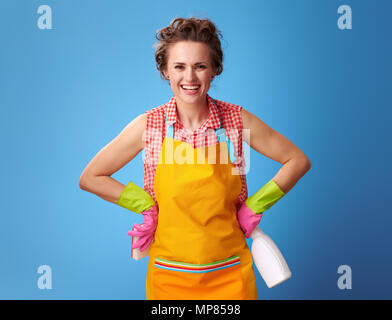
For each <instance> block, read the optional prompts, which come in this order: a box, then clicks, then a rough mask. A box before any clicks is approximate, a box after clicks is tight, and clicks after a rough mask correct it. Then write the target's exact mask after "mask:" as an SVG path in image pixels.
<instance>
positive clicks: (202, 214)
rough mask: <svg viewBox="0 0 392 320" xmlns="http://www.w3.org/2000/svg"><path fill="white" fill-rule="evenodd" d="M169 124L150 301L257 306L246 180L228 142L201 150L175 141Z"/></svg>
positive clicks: (160, 168)
mask: <svg viewBox="0 0 392 320" xmlns="http://www.w3.org/2000/svg"><path fill="white" fill-rule="evenodd" d="M214 103H215V102H214ZM221 123H222V122H221ZM166 125H167V130H166V133H167V135H166V137H165V139H164V141H163V145H162V149H161V153H160V157H159V163H158V165H157V169H156V174H155V183H154V188H155V195H156V199H157V203H158V207H159V216H158V226H157V229H156V232H155V239H154V242H153V243H152V244H151V247H150V251H149V262H148V268H147V281H146V293H147V299H148V300H170V299H176V300H206V299H208V300H217V299H225V300H229V299H230V300H232V299H238V300H243V299H247V300H257V289H256V281H255V276H254V271H253V267H252V257H251V254H250V250H249V247H248V245H247V243H246V241H245V237H244V235H243V233H242V231H241V229H240V226H239V223H238V221H237V215H236V212H237V210H236V205H235V204H236V200H237V198H238V195H239V193H240V191H241V178H240V176H239V175H238V174H233V173H232V172H233V171H236V170H237V169H236V168H235V166H234V165H233V164H232V163H230V161H227V160H228V158H229V152H228V147H227V146H228V144H227V143H226V142H219V143H218V144H216V145H214V146H209V147H206V148H204V147H203V148H197V149H194V148H193V147H192V146H191V145H190V144H188V143H185V142H182V141H178V140H174V138H173V137H174V132H173V125H171V126H168V124H166ZM222 130H223V129H222V128H221V129H218V130H217V131H220V133H222ZM223 132H224V131H223ZM219 138H220V137H219ZM219 141H223V140H221V139H219ZM221 155H222V158H221ZM214 160H215V161H214ZM232 170H233V171H232ZM236 172H237V173H238V171H236Z"/></svg>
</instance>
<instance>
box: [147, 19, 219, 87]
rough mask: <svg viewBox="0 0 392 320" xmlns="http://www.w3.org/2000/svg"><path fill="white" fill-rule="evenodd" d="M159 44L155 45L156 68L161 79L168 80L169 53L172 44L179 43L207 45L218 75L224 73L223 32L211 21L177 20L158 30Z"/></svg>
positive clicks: (156, 35)
mask: <svg viewBox="0 0 392 320" xmlns="http://www.w3.org/2000/svg"><path fill="white" fill-rule="evenodd" d="M155 37H156V39H157V40H158V43H156V44H155V45H154V47H155V48H156V51H155V61H156V67H157V69H158V71H159V72H160V75H161V78H162V79H164V80H167V79H166V77H165V74H164V73H163V71H164V70H165V69H166V67H167V60H168V57H167V52H168V48H169V46H170V45H171V44H173V43H176V42H179V41H195V42H202V43H205V44H206V45H207V46H208V47H209V48H210V53H211V58H212V61H211V62H212V66H213V68H214V69H215V70H216V75H219V74H221V73H222V71H223V64H222V61H223V51H222V48H221V42H220V38H222V34H221V32H220V31H219V30H218V29H217V28H216V26H215V24H214V23H213V22H211V21H210V20H209V19H196V18H194V17H191V18H188V19H186V18H175V19H173V20H172V21H171V22H170V25H169V26H167V27H165V28H162V29H160V30H158V31H157V32H156V34H155Z"/></svg>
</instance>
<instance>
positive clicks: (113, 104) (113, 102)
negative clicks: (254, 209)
mask: <svg viewBox="0 0 392 320" xmlns="http://www.w3.org/2000/svg"><path fill="white" fill-rule="evenodd" d="M43 4H46V5H48V6H50V7H51V9H52V24H53V29H51V30H41V29H39V28H38V26H37V21H38V19H39V17H40V16H41V15H42V14H40V13H38V12H37V10H38V7H39V6H40V5H43ZM342 4H346V5H350V6H351V9H352V29H351V30H340V29H339V28H338V25H337V21H338V18H339V14H338V13H337V9H338V7H339V6H340V5H342ZM391 10H392V4H391V2H390V1H381V0H380V1H376V2H375V1H373V2H372V1H370V0H369V1H358V0H357V1H348V0H340V1H335V0H328V1H327V0H324V1H323V0H319V1H311V0H308V1H305V0H301V1H289V0H287V1H280V0H279V1H277V0H274V1H272V0H269V1H259V0H258V1H256V0H254V1H250V0H242V1H227V0H225V1H224V0H219V1H209V0H199V1H192V2H189V1H188V2H186V1H152V0H146V1H125V0H122V1H109V0H105V1H92V0H88V1H76V0H72V1H71V0H68V1H55V0H44V1H33V0H30V1H22V0H19V1H11V0H8V1H2V2H1V4H0V34H1V37H0V40H1V50H0V64H1V69H0V84H1V86H0V105H1V120H0V121H1V129H0V130H1V136H2V137H3V138H2V141H3V142H2V157H1V158H0V163H1V168H2V179H3V180H2V181H3V183H2V184H1V198H2V200H1V202H0V206H1V207H0V208H1V214H0V227H1V233H0V250H1V256H0V261H1V263H0V298H2V299H145V276H146V268H147V259H142V260H141V261H138V262H136V261H134V260H131V259H130V237H129V236H128V235H127V231H128V230H129V229H130V227H131V226H132V224H133V223H140V222H141V221H142V217H141V216H137V215H136V214H134V213H132V212H129V211H127V210H125V209H123V208H121V207H119V206H116V205H114V204H112V203H109V202H107V201H105V200H103V199H101V198H99V197H97V196H95V195H94V194H91V193H88V192H85V191H82V190H81V189H80V188H79V177H80V174H81V172H82V170H83V169H84V167H85V166H86V165H87V163H88V162H89V161H90V160H91V159H92V157H93V156H94V155H95V154H96V153H97V152H98V151H99V150H100V149H101V148H102V147H104V146H105V145H106V144H107V143H109V142H110V141H111V140H112V139H113V138H114V137H115V136H117V135H118V134H119V133H120V131H121V130H122V129H123V128H124V127H125V126H126V125H127V124H128V123H129V122H130V121H131V120H132V119H134V118H135V117H136V116H137V115H139V114H141V113H143V112H144V111H145V110H148V109H151V108H153V107H156V106H159V105H161V104H163V103H165V102H167V101H169V99H170V98H171V96H172V92H171V90H170V87H169V86H168V85H167V84H166V83H165V82H164V81H163V80H161V79H160V77H159V74H158V71H157V70H156V68H155V60H154V49H153V44H154V42H155V38H154V35H155V32H156V31H157V30H158V29H160V28H162V27H164V26H166V25H168V24H169V22H170V21H171V20H172V19H173V18H175V17H190V16H196V17H199V18H203V17H206V18H210V19H212V21H213V22H214V23H216V25H217V27H218V28H219V29H220V30H221V31H222V33H223V37H224V40H223V43H222V44H223V50H224V54H225V59H224V72H223V73H222V75H221V76H219V77H218V78H217V79H216V80H215V83H214V85H213V87H212V88H211V89H210V92H209V93H210V95H211V96H212V97H213V98H217V99H219V100H223V101H228V102H231V103H234V104H237V105H241V106H243V107H244V108H245V109H247V110H249V111H250V112H252V113H254V114H255V115H257V116H258V117H259V118H261V119H262V120H263V121H265V122H266V123H267V124H268V125H269V126H271V127H272V128H274V129H275V130H277V131H278V132H280V133H282V134H283V135H285V136H286V137H287V138H289V139H290V140H291V141H293V142H294V143H295V144H296V145H298V146H299V147H300V148H301V149H302V150H303V151H304V152H305V154H306V155H307V156H308V157H309V158H310V160H311V162H312V168H311V170H310V171H309V172H308V173H307V174H306V175H305V176H304V177H303V179H301V180H300V181H299V182H298V184H297V185H296V186H295V187H294V188H293V189H292V190H291V191H290V192H289V193H288V195H287V196H286V197H284V198H283V199H282V200H281V201H280V202H279V203H278V204H277V205H275V206H274V207H273V208H272V209H270V210H269V211H268V212H267V213H265V215H264V216H263V218H262V222H261V223H260V226H261V228H262V229H263V230H264V231H265V232H266V233H267V234H269V235H270V236H271V238H272V239H274V241H275V242H276V243H277V245H278V246H279V247H280V249H281V251H282V253H283V255H284V256H285V258H286V260H287V262H288V264H289V266H290V268H291V270H292V272H293V276H292V278H291V279H290V280H288V281H286V282H285V283H283V284H281V285H279V286H277V287H275V288H271V289H269V288H267V286H266V285H265V283H264V282H263V280H262V278H261V277H260V275H259V274H257V275H256V276H257V278H256V280H257V285H258V292H259V298H260V299H376V298H377V299H387V298H388V299H391V298H392V294H391V290H390V287H391V286H392V275H391V272H390V270H391V269H392V254H391V245H392V239H391V223H392V215H391V210H390V207H389V204H388V192H389V191H388V190H389V184H388V183H390V181H391V179H392V174H391V169H390V166H389V164H388V161H389V159H390V158H391V155H392V154H391V151H390V147H391V143H390V138H391V133H390V129H389V122H390V119H391V106H392V104H391V92H392V85H391V83H392V81H391V74H392V68H391V56H392V52H391V51H392V50H391V48H392V45H391V41H390V33H391V27H392V22H391V20H390V12H391ZM250 158H251V159H250V171H249V173H248V176H247V178H248V188H249V193H250V194H253V193H254V192H256V191H257V190H258V189H259V188H260V187H261V186H262V185H264V183H266V182H267V181H269V180H270V179H271V178H272V177H273V176H274V175H275V174H276V173H277V171H278V170H279V168H280V164H279V163H277V162H274V161H273V160H271V159H268V158H266V157H264V156H263V155H261V154H258V153H257V152H256V151H254V150H251V156H250ZM113 177H114V178H115V179H118V180H119V181H120V182H122V183H124V184H126V182H127V181H129V180H132V181H133V182H135V183H137V184H138V185H139V186H142V185H143V162H142V157H141V154H139V155H138V156H137V158H135V159H134V160H133V161H131V162H130V163H129V164H128V165H126V166H125V167H124V168H122V169H121V170H120V171H118V172H117V173H115V174H114V175H113ZM41 265H49V266H50V267H51V270H52V289H51V290H41V289H39V288H38V286H37V281H38V279H39V277H40V276H41V274H39V273H38V272H37V269H38V267H39V266H41ZM340 265H348V266H350V267H351V270H352V289H351V290H340V289H339V287H338V285H337V281H338V278H339V276H341V275H340V274H338V272H337V270H338V267H339V266H340Z"/></svg>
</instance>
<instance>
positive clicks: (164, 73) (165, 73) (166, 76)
mask: <svg viewBox="0 0 392 320" xmlns="http://www.w3.org/2000/svg"><path fill="white" fill-rule="evenodd" d="M163 75H164V76H165V78H166V79H167V80H169V75H168V73H167V71H166V70H163Z"/></svg>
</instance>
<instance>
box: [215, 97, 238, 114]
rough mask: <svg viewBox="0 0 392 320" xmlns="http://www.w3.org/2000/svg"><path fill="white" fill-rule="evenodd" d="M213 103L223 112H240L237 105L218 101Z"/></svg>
mask: <svg viewBox="0 0 392 320" xmlns="http://www.w3.org/2000/svg"><path fill="white" fill-rule="evenodd" d="M214 101H215V102H216V104H217V106H218V108H219V109H220V110H222V111H223V112H229V113H230V112H241V109H242V107H241V106H239V105H237V104H234V103H230V102H227V101H222V100H218V99H214Z"/></svg>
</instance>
